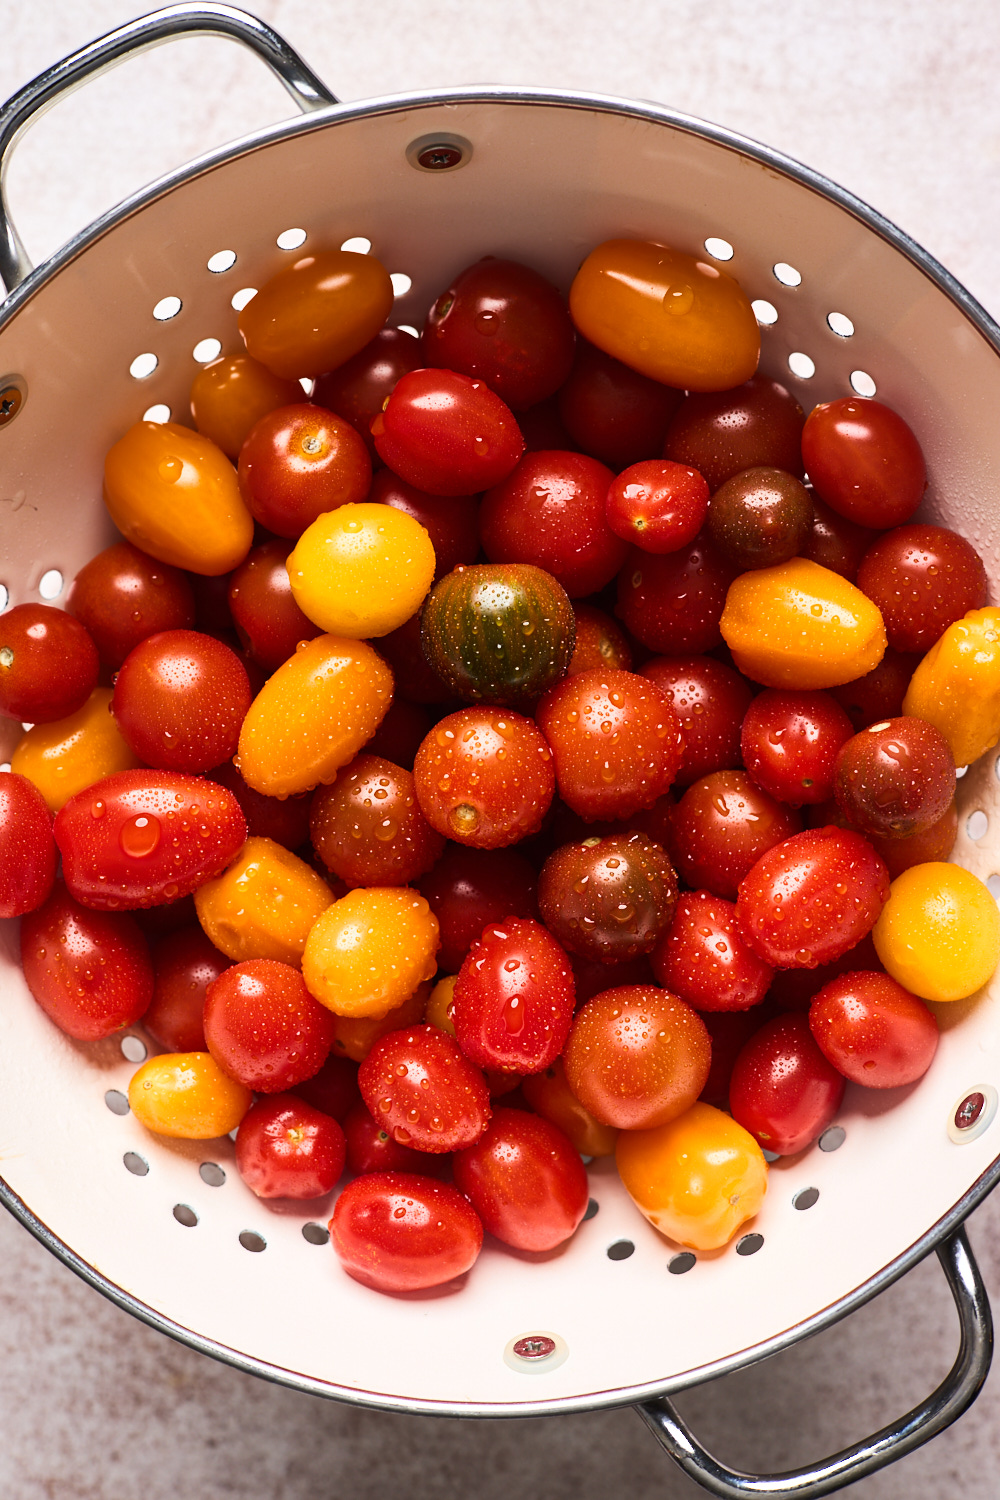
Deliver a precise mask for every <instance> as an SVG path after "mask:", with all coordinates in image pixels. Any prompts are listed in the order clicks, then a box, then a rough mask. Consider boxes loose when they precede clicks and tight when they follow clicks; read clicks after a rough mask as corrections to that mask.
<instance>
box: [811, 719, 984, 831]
mask: <svg viewBox="0 0 1000 1500" xmlns="http://www.w3.org/2000/svg"><path fill="white" fill-rule="evenodd" d="M835 790H836V797H837V805H838V806H839V807H840V809H841V811H842V812H843V813H844V814H845V816H846V817H847V819H848V821H849V822H850V824H851V826H852V827H853V828H859V829H860V830H861V832H862V833H866V834H867V835H868V836H869V838H870V837H872V836H873V835H874V836H875V837H880V838H890V839H892V838H908V837H910V836H911V835H912V834H915V833H927V832H928V831H929V830H930V829H931V828H933V826H934V825H935V824H936V823H939V822H940V821H941V819H942V818H943V817H944V816H945V814H946V813H947V811H948V809H949V807H950V806H951V803H952V799H953V798H954V796H955V759H954V756H953V755H952V753H951V749H950V747H949V745H948V741H947V740H946V739H945V737H944V735H943V734H942V733H941V731H940V730H939V729H936V728H935V727H934V725H933V724H927V723H925V721H924V720H923V719H916V718H913V717H911V716H910V715H906V714H904V715H903V716H902V717H900V718H898V719H885V720H883V721H882V722H881V723H879V724H869V726H868V728H867V729H862V731H861V732H860V734H855V735H852V737H851V738H850V739H849V740H847V741H846V742H845V743H844V745H843V746H842V748H841V750H840V754H839V755H838V756H837V761H836V788H835Z"/></svg>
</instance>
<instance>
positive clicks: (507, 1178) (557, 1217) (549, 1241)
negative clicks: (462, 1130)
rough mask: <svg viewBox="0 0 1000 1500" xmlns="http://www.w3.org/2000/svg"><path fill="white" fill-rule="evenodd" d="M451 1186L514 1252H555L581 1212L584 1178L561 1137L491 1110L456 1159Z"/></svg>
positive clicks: (526, 1117)
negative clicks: (471, 1143) (483, 1125)
mask: <svg viewBox="0 0 1000 1500" xmlns="http://www.w3.org/2000/svg"><path fill="white" fill-rule="evenodd" d="M454 1173H455V1185H456V1187H457V1188H458V1189H459V1190H460V1191H461V1192H463V1193H464V1194H465V1196H466V1197H467V1198H468V1200H469V1202H470V1203H471V1204H472V1206H473V1208H474V1209H475V1210H476V1213H477V1214H478V1215H479V1217H480V1218H481V1219H482V1221H483V1228H484V1229H486V1230H488V1231H489V1233H490V1234H492V1235H494V1236H495V1237H496V1238H497V1239H498V1240H501V1241H502V1242H503V1244H505V1245H513V1246H514V1248H515V1250H532V1251H536V1252H537V1251H544V1250H554V1249H555V1248H556V1246H557V1245H561V1244H562V1243H563V1241H564V1240H568V1239H569V1237H570V1235H571V1234H573V1232H574V1231H575V1230H576V1228H577V1226H578V1224H579V1223H580V1221H581V1220H582V1218H583V1216H584V1214H585V1213H586V1211H587V1201H588V1198H589V1192H588V1187H587V1173H586V1170H585V1168H584V1165H583V1163H582V1161H581V1160H580V1154H579V1152H578V1151H576V1150H574V1148H573V1146H572V1145H571V1143H570V1141H569V1140H568V1139H567V1138H566V1136H565V1135H564V1134H563V1132H562V1131H561V1130H559V1129H558V1128H557V1127H556V1126H555V1125H552V1124H550V1123H549V1121H548V1120H543V1119H541V1118H540V1117H539V1116H538V1115H533V1114H528V1113H527V1111H526V1110H523V1109H506V1108H504V1109H498V1110H495V1111H494V1113H493V1118H492V1120H491V1121H490V1123H489V1125H488V1126H487V1127H486V1133H485V1135H483V1136H481V1137H480V1139H479V1140H478V1141H477V1142H476V1143H475V1145H474V1146H467V1147H466V1148H465V1150H464V1151H459V1152H457V1153H456V1155H455V1160H454Z"/></svg>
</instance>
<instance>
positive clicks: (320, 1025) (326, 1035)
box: [204, 958, 333, 1094]
mask: <svg viewBox="0 0 1000 1500" xmlns="http://www.w3.org/2000/svg"><path fill="white" fill-rule="evenodd" d="M204 1023H205V1040H206V1041H207V1042H208V1050H209V1052H211V1054H212V1056H213V1057H214V1058H215V1060H216V1062H217V1063H218V1064H219V1066H220V1068H224V1069H225V1071H226V1072H227V1073H228V1074H229V1076H230V1078H236V1079H238V1081H239V1082H240V1083H245V1084H246V1086H247V1088H249V1089H254V1090H256V1092H257V1093H259V1094H277V1093H283V1092H284V1091H285V1090H286V1089H290V1088H294V1086H295V1085H296V1084H297V1083H301V1082H302V1081H303V1080H304V1079H306V1078H311V1077H312V1075H313V1074H314V1073H318V1072H319V1070H320V1068H321V1067H322V1066H323V1064H324V1063H325V1062H326V1059H327V1055H328V1053H329V1051H330V1048H331V1046H332V1045H333V1019H332V1017H331V1015H330V1012H329V1011H328V1010H326V1009H325V1007H324V1006H322V1005H320V1004H319V1002H318V1001H317V1000H314V999H313V997H312V995H310V993H309V991H308V990H307V989H306V986H305V981H304V980H303V978H302V975H301V974H300V973H299V971H298V969H293V968H292V967H291V965H290V964H283V963H279V962H277V961H276V960H275V959H273V958H252V959H249V960H247V961H246V962H244V963H239V964H233V965H231V966H230V967H229V968H226V969H224V970H223V972H222V973H221V974H220V975H219V977H218V979H215V980H213V981H212V983H211V984H210V985H209V987H208V992H207V994H206V997H205V1015H204Z"/></svg>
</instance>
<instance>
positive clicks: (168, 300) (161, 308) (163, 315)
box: [153, 297, 184, 323]
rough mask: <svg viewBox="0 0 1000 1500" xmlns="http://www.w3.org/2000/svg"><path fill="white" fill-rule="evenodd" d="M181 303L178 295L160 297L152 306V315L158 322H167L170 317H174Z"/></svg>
mask: <svg viewBox="0 0 1000 1500" xmlns="http://www.w3.org/2000/svg"><path fill="white" fill-rule="evenodd" d="M183 305H184V304H183V303H182V302H181V299H180V298H179V297H161V298H160V300H159V302H158V303H157V304H156V306H155V307H154V308H153V317H154V318H155V319H156V321H157V322H158V323H169V322H170V319H171V318H176V316H177V314H178V313H179V312H180V310H181V308H182V307H183Z"/></svg>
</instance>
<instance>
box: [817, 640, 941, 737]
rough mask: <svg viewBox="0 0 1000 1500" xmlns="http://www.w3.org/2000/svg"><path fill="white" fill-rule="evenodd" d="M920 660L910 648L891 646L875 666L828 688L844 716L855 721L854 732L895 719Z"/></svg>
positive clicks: (853, 722)
mask: <svg viewBox="0 0 1000 1500" xmlns="http://www.w3.org/2000/svg"><path fill="white" fill-rule="evenodd" d="M919 662H920V657H919V656H917V655H916V654H911V653H909V652H906V653H904V652H902V651H894V650H893V648H892V647H891V646H889V647H888V648H887V649H886V653H885V655H884V656H883V658H882V660H881V661H880V662H879V664H878V666H877V667H874V668H873V669H872V670H871V671H870V672H866V673H865V675H864V677H856V678H855V680H854V681H853V682H847V683H844V685H843V686H842V687H834V688H830V695H831V697H833V698H836V700H837V702H838V703H839V704H840V706H841V708H843V710H844V712H845V713H846V714H847V717H848V718H849V719H850V721H851V723H852V724H853V725H854V730H855V733H857V732H858V731H859V730H861V729H867V728H868V725H869V724H876V723H878V721H879V720H880V719H898V718H899V716H900V715H901V714H902V712H903V699H904V698H905V697H906V690H907V688H908V687H909V686H910V678H911V677H912V676H913V674H914V672H915V671H916V669H917V666H918V664H919Z"/></svg>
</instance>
